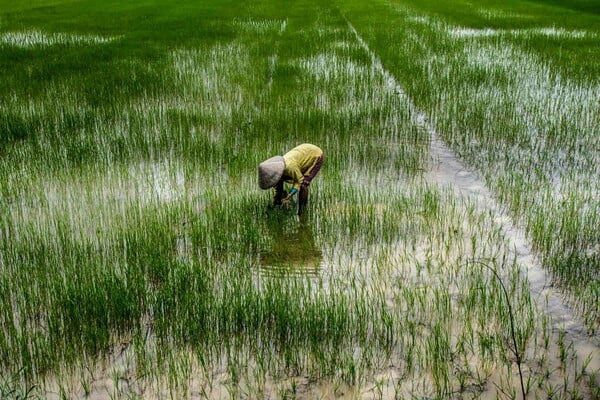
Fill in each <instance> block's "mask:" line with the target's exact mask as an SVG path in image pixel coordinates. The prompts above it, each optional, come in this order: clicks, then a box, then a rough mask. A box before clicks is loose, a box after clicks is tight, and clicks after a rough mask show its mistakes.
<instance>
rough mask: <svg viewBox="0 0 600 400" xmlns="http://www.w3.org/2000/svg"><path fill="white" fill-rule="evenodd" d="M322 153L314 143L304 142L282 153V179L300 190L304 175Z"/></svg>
mask: <svg viewBox="0 0 600 400" xmlns="http://www.w3.org/2000/svg"><path fill="white" fill-rule="evenodd" d="M322 154H323V151H322V150H321V149H320V148H318V147H317V146H315V145H314V144H310V143H304V144H301V145H299V146H297V147H294V148H293V149H291V150H290V151H288V152H287V153H285V154H284V155H283V159H284V160H285V170H284V171H283V180H284V181H286V182H288V183H291V184H292V188H293V189H296V190H300V185H301V184H302V181H303V180H304V177H305V176H307V175H310V172H311V171H312V169H313V168H314V166H315V165H316V164H317V161H319V158H320V157H321V155H322Z"/></svg>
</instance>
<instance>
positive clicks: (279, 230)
mask: <svg viewBox="0 0 600 400" xmlns="http://www.w3.org/2000/svg"><path fill="white" fill-rule="evenodd" d="M267 231H268V234H269V245H268V247H267V248H265V249H264V250H263V251H261V253H260V269H261V272H262V273H264V274H267V275H290V274H292V275H317V274H318V272H319V268H320V266H321V261H322V260H323V255H322V253H321V250H320V249H319V248H318V247H317V245H316V244H315V239H314V235H313V231H312V227H311V223H310V221H309V219H308V216H307V215H306V213H305V214H304V215H300V216H299V217H295V216H294V217H291V216H290V215H289V213H285V212H273V213H269V215H268V218H267Z"/></svg>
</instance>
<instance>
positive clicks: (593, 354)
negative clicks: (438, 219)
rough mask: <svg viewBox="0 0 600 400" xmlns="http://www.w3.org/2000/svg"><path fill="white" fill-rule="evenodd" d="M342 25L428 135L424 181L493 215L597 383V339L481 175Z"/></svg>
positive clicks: (540, 301) (537, 295) (536, 296)
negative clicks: (573, 308) (569, 304)
mask: <svg viewBox="0 0 600 400" xmlns="http://www.w3.org/2000/svg"><path fill="white" fill-rule="evenodd" d="M347 23H348V26H349V29H350V31H351V32H352V33H353V34H354V35H355V37H356V39H357V41H358V42H359V44H360V46H361V47H362V48H363V49H364V50H365V51H366V52H367V53H368V54H369V55H370V57H371V63H372V68H375V69H376V70H378V72H379V73H381V74H382V75H383V76H384V77H385V79H386V82H387V84H388V85H389V86H390V87H391V88H392V89H393V90H394V91H395V92H396V93H397V94H398V96H399V97H400V98H402V100H403V101H404V102H405V103H406V104H407V106H408V107H409V109H410V112H411V115H412V117H413V121H414V122H415V123H416V124H417V125H418V126H420V127H421V128H422V129H424V130H425V131H426V132H428V133H429V135H430V139H431V151H430V154H431V160H432V162H431V165H430V168H429V169H428V171H427V174H426V178H427V180H428V181H430V182H432V183H435V184H437V185H438V186H440V187H441V188H445V189H448V190H452V191H454V192H455V193H457V194H458V195H460V196H462V197H464V198H465V199H466V200H468V201H470V202H472V203H474V204H475V205H476V206H477V207H478V208H479V209H480V210H485V211H488V212H490V213H491V214H492V215H493V216H494V217H495V220H496V222H497V224H498V226H499V227H500V228H501V229H502V232H503V234H504V236H505V237H506V239H507V241H508V243H509V245H510V248H511V253H512V254H511V255H512V256H514V257H515V259H516V261H517V263H518V264H519V265H521V266H522V268H523V271H524V272H525V273H526V274H527V277H528V280H529V283H530V288H531V294H532V298H533V300H534V301H535V302H536V303H537V305H538V307H539V308H540V310H542V311H543V312H545V313H546V314H547V315H548V316H550V317H551V320H552V323H553V327H554V329H555V332H558V331H560V330H563V329H564V331H565V339H566V342H567V343H568V342H572V344H573V348H574V350H575V352H576V354H577V356H578V358H579V360H580V362H583V361H584V360H586V359H587V358H588V357H589V358H590V363H589V368H588V371H595V372H593V375H594V378H595V381H596V382H597V381H598V380H599V375H600V338H599V337H589V336H588V335H587V329H586V327H585V324H584V322H583V321H582V320H581V318H579V317H578V316H577V315H576V313H575V311H574V310H572V309H571V308H570V307H569V306H568V305H567V304H566V302H565V301H564V299H563V296H562V295H561V294H560V292H559V291H557V290H556V289H554V288H553V287H552V283H551V282H552V279H551V277H550V276H549V274H548V273H546V271H545V270H544V268H543V266H542V264H541V262H540V260H539V258H538V257H537V255H536V254H535V252H534V251H533V248H532V245H531V242H530V241H529V240H528V239H527V236H526V234H525V232H524V230H523V229H521V228H520V227H519V226H518V225H517V224H515V223H514V222H513V220H512V218H511V217H510V216H509V215H508V214H507V212H505V211H504V210H503V209H502V207H501V206H500V205H499V203H498V202H497V201H496V200H495V198H494V196H493V195H492V193H491V191H490V190H488V188H487V187H486V185H485V183H484V181H483V179H482V178H481V177H480V176H479V175H478V174H477V173H476V172H475V171H473V170H470V169H469V168H467V166H466V165H465V164H464V163H463V161H462V160H460V159H459V158H458V157H457V155H456V154H455V153H454V151H453V150H452V149H450V148H449V147H448V146H447V145H446V144H445V143H444V142H443V141H442V140H441V139H440V138H439V135H438V134H437V132H436V131H435V129H434V128H433V126H432V125H431V124H430V123H429V121H428V119H427V117H426V116H425V114H424V113H423V112H422V111H420V110H419V109H418V108H417V107H416V106H415V105H414V103H413V102H412V100H411V99H410V98H409V97H408V96H407V95H406V93H405V92H404V90H403V88H402V87H401V86H400V85H399V84H398V82H397V81H396V79H395V77H394V76H393V75H392V74H391V73H390V72H389V71H387V70H386V69H385V68H384V67H383V64H382V63H381V60H380V59H379V58H378V57H377V55H376V54H375V53H373V51H371V49H370V48H369V46H368V45H367V43H366V42H365V41H364V39H363V38H362V37H361V36H360V34H359V33H358V31H357V30H356V29H355V28H354V26H353V25H352V24H351V23H350V22H349V21H347Z"/></svg>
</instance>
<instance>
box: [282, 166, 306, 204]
mask: <svg viewBox="0 0 600 400" xmlns="http://www.w3.org/2000/svg"><path fill="white" fill-rule="evenodd" d="M287 172H288V173H289V176H290V177H291V178H292V190H290V193H289V194H288V195H287V196H286V198H285V199H284V200H290V199H291V198H292V197H293V196H294V195H295V194H296V193H298V190H300V185H301V184H302V180H304V175H302V172H301V171H300V168H291V169H290V170H289V171H287Z"/></svg>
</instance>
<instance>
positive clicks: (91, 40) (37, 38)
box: [0, 30, 118, 49]
mask: <svg viewBox="0 0 600 400" xmlns="http://www.w3.org/2000/svg"><path fill="white" fill-rule="evenodd" d="M116 39H118V37H116V36H112V37H111V36H98V35H77V34H71V33H46V32H42V31H39V30H29V31H20V32H19V31H15V32H5V33H3V34H0V44H3V45H6V46H14V47H20V48H24V49H28V48H39V47H49V46H55V45H90V44H106V43H110V42H113V41H114V40H116Z"/></svg>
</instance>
